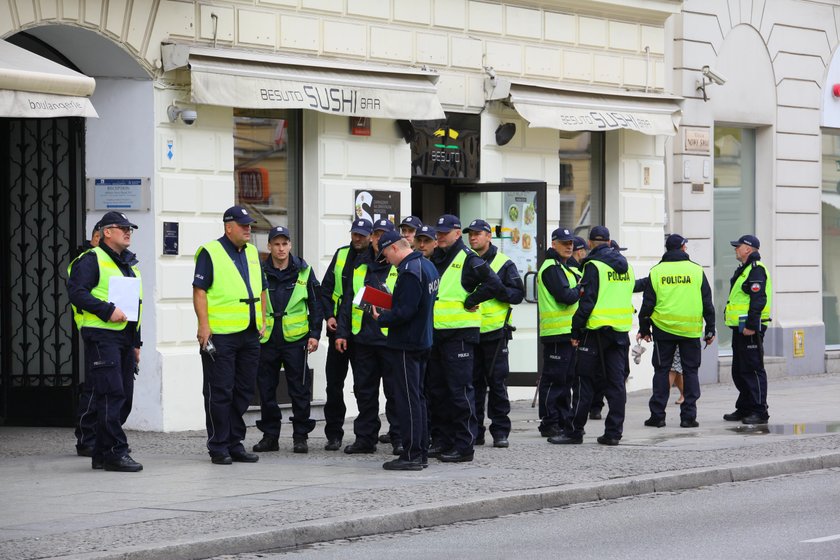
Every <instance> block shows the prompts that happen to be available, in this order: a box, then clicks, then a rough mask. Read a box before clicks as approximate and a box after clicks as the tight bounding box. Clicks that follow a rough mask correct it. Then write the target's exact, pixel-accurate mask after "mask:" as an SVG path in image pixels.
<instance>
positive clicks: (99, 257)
mask: <svg viewBox="0 0 840 560" xmlns="http://www.w3.org/2000/svg"><path fill="white" fill-rule="evenodd" d="M90 251H93V253H94V254H95V255H96V262H97V263H99V283H98V284H97V285H96V286H94V288H93V289H92V290H91V291H90V295H92V296H93V297H95V298H96V299H98V300H101V301H108V302H110V301H111V300H110V299H108V285H109V284H110V282H111V277H114V276H116V277H118V278H122V277H123V276H125V275H124V274H123V273H122V271H121V270H120V268H119V267H118V266H117V263H115V262H114V260H113V259H112V258H111V257H109V256H108V253H106V252H105V251H103V250H102V249H100V248H99V247H94V248H93V249H90ZM85 252H86V253H87V252H88V251H85ZM79 256H81V255H79ZM73 262H76V261H73ZM70 266H73V263H70ZM69 268H70V267H68V270H69ZM131 270H132V271H133V272H134V276H135V277H136V278H137V280H140V269H139V268H137V267H136V266H132V267H131ZM79 312H80V314H81V317H80V319H81V320H80V321H77V322H76V326H78V327H79V329H81V328H82V327H89V328H94V329H108V330H109V331H121V330H125V327H126V325H128V322H123V323H112V322H110V321H103V320H102V319H100V318H99V317H97V316H96V315H94V314H93V313H87V312H85V311H83V310H79ZM142 315H143V284H142V281H141V284H140V309H139V312H138V316H137V326H138V327H139V326H140V319H141V318H142ZM74 319H75V316H74Z"/></svg>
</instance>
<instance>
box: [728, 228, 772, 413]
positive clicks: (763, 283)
mask: <svg viewBox="0 0 840 560" xmlns="http://www.w3.org/2000/svg"><path fill="white" fill-rule="evenodd" d="M729 243H730V244H731V245H732V246H733V247H735V258H736V259H738V262H740V263H741V265H740V266H739V267H738V268H737V269H736V270H735V273H734V274H733V275H732V279H731V280H730V281H729V283H730V290H729V299H728V300H727V302H726V310H725V313H724V320H725V323H726V326H727V327H729V328H731V329H732V381H733V382H734V383H735V388H736V389H738V400H737V401H735V411H734V412H731V413H729V414H724V415H723V419H724V420H727V421H730V422H737V421H738V420H740V421H741V422H743V423H744V424H763V423H766V422H767V420H768V419H769V418H770V415H769V413H768V409H767V372H766V371H765V370H764V333H765V332H767V325H768V323H769V322H770V305H771V303H772V301H773V283H772V282H771V281H770V273H769V272H768V271H767V267H766V266H764V263H763V262H761V255H760V254H759V252H758V249H759V247H760V246H761V244H760V242H759V240H758V238H757V237H755V236H754V235H742V236H741V237H740V238H738V239H737V240H736V241H730V242H729Z"/></svg>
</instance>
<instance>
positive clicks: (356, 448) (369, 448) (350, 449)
mask: <svg viewBox="0 0 840 560" xmlns="http://www.w3.org/2000/svg"><path fill="white" fill-rule="evenodd" d="M344 452H345V453H347V454H348V455H355V454H359V453H376V445H365V444H364V443H361V442H359V441H354V442H353V443H351V444H350V445H348V446H347V447H345V448H344Z"/></svg>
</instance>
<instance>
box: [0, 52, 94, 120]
mask: <svg viewBox="0 0 840 560" xmlns="http://www.w3.org/2000/svg"><path fill="white" fill-rule="evenodd" d="M95 88H96V81H95V80H94V79H93V78H90V77H88V76H85V75H84V74H81V73H79V72H76V71H75V70H71V69H70V68H67V67H66V66H62V65H61V64H58V63H55V62H53V61H51V60H47V59H46V58H43V57H41V56H38V55H37V54H35V53H33V52H30V51H28V50H26V49H22V48H20V47H18V46H16V45H13V44H12V43H9V42H8V41H4V40H0V117H12V118H21V117H22V118H54V117H98V116H99V115H97V113H96V110H95V109H94V108H93V105H92V104H91V102H90V99H88V97H89V96H90V95H92V94H93V91H94V89H95Z"/></svg>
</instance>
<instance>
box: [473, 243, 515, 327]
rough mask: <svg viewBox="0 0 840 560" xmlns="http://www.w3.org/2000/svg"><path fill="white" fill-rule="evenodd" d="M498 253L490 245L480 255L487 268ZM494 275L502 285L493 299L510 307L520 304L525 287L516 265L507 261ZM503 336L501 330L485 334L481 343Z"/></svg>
mask: <svg viewBox="0 0 840 560" xmlns="http://www.w3.org/2000/svg"><path fill="white" fill-rule="evenodd" d="M498 252H499V250H498V249H497V248H496V246H495V245H493V244H492V243H491V244H490V247H489V248H488V249H487V251H486V252H485V253H484V254H483V255H481V258H482V259H484V262H486V263H487V266H490V263H491V262H493V259H494V258H495V257H496V254H498ZM491 270H492V269H491ZM496 274H497V276H498V277H499V282H501V284H502V289H501V290H499V292H498V293H497V294H496V295H495V296H494V297H495V299H497V300H499V301H501V302H504V303H509V304H511V305H516V304H518V303H522V299H523V298H524V297H525V285H524V284H522V277H520V276H519V270H517V268H516V264H515V263H514V262H513V261H508V262H506V263H505V264H503V265H502V268H500V269H499V272H497V273H496ZM503 334H505V333H504V331H503V330H502V329H496V330H495V331H490V332H486V333H483V334H482V335H481V341H482V342H485V341H491V340H498V339H499V338H501V337H502V335H503Z"/></svg>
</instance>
